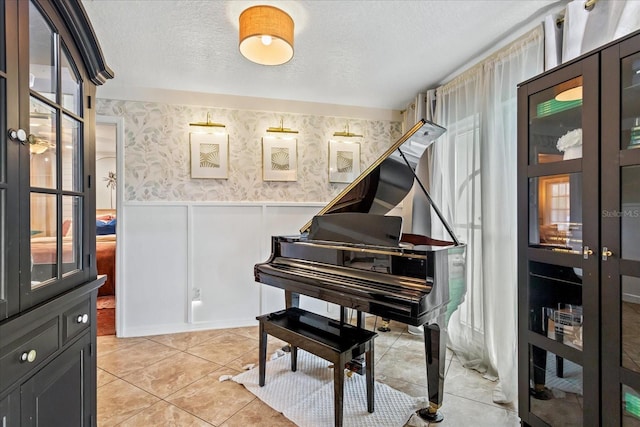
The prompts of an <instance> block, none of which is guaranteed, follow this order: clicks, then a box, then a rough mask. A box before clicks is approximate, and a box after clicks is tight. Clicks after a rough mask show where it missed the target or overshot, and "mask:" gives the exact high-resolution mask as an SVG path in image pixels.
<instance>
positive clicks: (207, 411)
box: [98, 317, 519, 427]
mask: <svg viewBox="0 0 640 427" xmlns="http://www.w3.org/2000/svg"><path fill="white" fill-rule="evenodd" d="M374 321H375V317H369V318H367V327H368V328H369V329H373V328H374V324H373V322H374ZM390 326H391V331H390V332H386V333H382V332H380V333H379V335H378V338H376V342H375V345H376V366H375V371H376V380H377V381H380V382H382V383H386V384H387V385H389V386H391V387H393V388H395V389H397V390H400V391H403V392H405V393H407V394H409V395H412V396H416V397H423V396H426V395H427V389H426V384H427V381H426V369H425V361H424V345H423V341H422V337H421V336H415V335H411V334H409V333H408V332H407V328H406V326H405V325H403V324H400V323H394V322H391V325H390ZM283 345H285V343H284V342H282V341H280V340H276V339H274V338H273V337H271V336H270V337H269V348H268V350H267V354H268V355H270V354H273V353H274V352H275V351H276V350H277V349H279V348H281V347H282V346H283ZM257 360H258V327H257V326H255V327H248V328H232V329H219V330H208V331H200V332H189V333H179V334H171V335H158V336H149V337H144V338H116V337H115V336H102V337H98V426H100V427H111V426H127V427H134V426H140V427H147V426H180V427H182V426H185V427H186V426H216V427H218V426H224V427H236V426H237V427H240V426H242V427H251V426H260V427H264V426H268V427H277V426H294V424H293V423H291V422H290V421H289V420H287V419H286V418H285V417H284V416H283V415H282V414H280V413H278V412H276V411H274V410H273V409H271V408H270V407H269V406H267V405H265V404H264V403H262V401H260V400H259V399H257V398H256V397H255V396H254V395H253V394H252V393H250V392H249V391H247V390H246V389H245V388H244V387H243V386H242V385H240V384H237V383H235V382H234V381H223V382H221V381H219V378H220V377H221V376H222V375H236V374H239V373H240V372H242V371H243V369H245V367H246V366H247V365H249V364H255V365H256V366H257ZM494 386H495V383H493V382H490V381H487V380H486V379H484V378H482V375H481V374H479V373H478V372H476V371H472V370H468V369H465V368H463V367H462V365H461V364H460V362H459V361H458V359H457V358H456V357H455V355H451V354H450V353H448V357H447V371H446V380H445V395H444V401H443V407H442V408H441V411H442V412H443V414H444V417H445V419H444V421H443V422H442V423H439V424H434V425H437V426H443V427H444V426H466V425H473V426H493V427H499V426H519V418H518V416H517V413H516V410H515V409H514V407H513V405H498V404H495V403H493V402H492V400H491V394H492V390H493V388H494ZM399 427H400V426H399Z"/></svg>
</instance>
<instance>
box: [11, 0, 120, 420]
mask: <svg viewBox="0 0 640 427" xmlns="http://www.w3.org/2000/svg"><path fill="white" fill-rule="evenodd" d="M0 22H1V23H2V27H0V28H1V30H0V134H2V135H4V137H3V138H2V140H1V141H0V424H1V425H2V426H32V425H33V426H36V425H37V426H56V427H59V426H93V425H96V324H95V320H96V295H97V289H98V287H99V286H100V285H101V284H102V283H104V280H105V278H104V277H100V278H98V277H97V274H96V262H95V247H96V244H95V243H96V237H95V226H96V223H95V188H94V185H95V176H94V175H95V110H94V105H95V93H96V86H97V85H100V84H103V83H104V82H105V81H106V80H107V79H110V78H113V73H112V71H111V70H110V69H109V68H108V67H107V66H106V64H105V61H104V58H103V56H102V53H101V51H100V46H99V44H98V41H97V40H96V37H95V34H94V32H93V29H92V28H91V24H90V23H89V20H88V18H87V15H86V13H85V11H84V9H83V7H82V4H81V2H80V1H79V0H4V1H2V2H1V3H0Z"/></svg>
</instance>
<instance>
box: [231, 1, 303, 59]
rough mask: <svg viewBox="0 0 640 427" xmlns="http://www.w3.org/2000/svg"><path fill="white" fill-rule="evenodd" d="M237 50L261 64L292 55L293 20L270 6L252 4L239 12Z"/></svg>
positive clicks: (289, 57)
mask: <svg viewBox="0 0 640 427" xmlns="http://www.w3.org/2000/svg"><path fill="white" fill-rule="evenodd" d="M240 53H242V55H243V56H244V57H245V58H247V59H248V60H249V61H252V62H255V63H257V64H262V65H281V64H284V63H285V62H288V61H289V60H290V59H291V58H293V19H291V17H290V16H289V15H288V14H287V13H286V12H284V11H282V10H280V9H278V8H276V7H273V6H253V7H250V8H248V9H246V10H244V11H243V12H242V13H241V14H240Z"/></svg>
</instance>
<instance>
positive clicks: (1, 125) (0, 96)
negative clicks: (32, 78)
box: [0, 8, 7, 184]
mask: <svg viewBox="0 0 640 427" xmlns="http://www.w3.org/2000/svg"><path fill="white" fill-rule="evenodd" d="M0 9H2V8H0ZM0 33H1V31H0ZM6 89H7V81H6V80H5V79H4V78H2V77H0V135H7V90H6ZM6 183H7V144H1V145H0V184H6Z"/></svg>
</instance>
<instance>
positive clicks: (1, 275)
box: [0, 189, 7, 301]
mask: <svg viewBox="0 0 640 427" xmlns="http://www.w3.org/2000/svg"><path fill="white" fill-rule="evenodd" d="M6 197H7V194H6V191H5V190H4V189H0V218H5V217H6V212H7V211H6V201H5V200H6ZM0 224H2V223H0ZM4 233H5V231H4V226H0V301H2V300H5V299H6V298H7V270H6V268H7V266H6V246H5V242H6V238H5V235H4Z"/></svg>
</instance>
